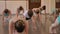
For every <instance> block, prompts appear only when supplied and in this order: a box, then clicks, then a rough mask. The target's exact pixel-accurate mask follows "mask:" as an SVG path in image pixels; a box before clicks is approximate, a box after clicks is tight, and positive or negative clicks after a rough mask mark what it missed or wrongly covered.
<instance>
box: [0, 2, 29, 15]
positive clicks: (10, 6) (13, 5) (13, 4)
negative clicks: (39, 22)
mask: <svg viewBox="0 0 60 34" xmlns="http://www.w3.org/2000/svg"><path fill="white" fill-rule="evenodd" d="M6 3H7V4H6V5H7V9H9V10H10V11H11V12H12V13H16V10H17V8H18V7H19V6H23V8H24V9H25V10H26V9H28V1H6ZM4 9H5V1H0V14H1V12H3V10H4Z"/></svg>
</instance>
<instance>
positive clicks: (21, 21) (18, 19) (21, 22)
mask: <svg viewBox="0 0 60 34" xmlns="http://www.w3.org/2000/svg"><path fill="white" fill-rule="evenodd" d="M23 13H24V12H23V8H22V7H21V6H20V7H19V8H18V11H17V16H15V17H14V18H12V19H11V20H10V23H9V34H20V33H21V34H22V32H23V33H24V34H28V22H27V21H26V20H25V17H24V16H23ZM19 14H20V15H19Z"/></svg>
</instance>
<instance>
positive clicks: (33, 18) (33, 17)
mask: <svg viewBox="0 0 60 34" xmlns="http://www.w3.org/2000/svg"><path fill="white" fill-rule="evenodd" d="M31 19H32V22H33V23H32V24H33V26H34V27H33V28H34V29H36V24H35V22H36V17H35V16H32V18H31Z"/></svg>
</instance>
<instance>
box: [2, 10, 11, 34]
mask: <svg viewBox="0 0 60 34" xmlns="http://www.w3.org/2000/svg"><path fill="white" fill-rule="evenodd" d="M2 19H3V28H4V29H3V31H4V34H8V25H9V20H10V19H11V12H10V11H9V10H8V9H5V10H4V12H3V18H2Z"/></svg>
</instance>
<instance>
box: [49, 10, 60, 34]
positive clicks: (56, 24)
mask: <svg viewBox="0 0 60 34" xmlns="http://www.w3.org/2000/svg"><path fill="white" fill-rule="evenodd" d="M59 13H60V11H59ZM59 24H60V14H59V16H58V17H57V18H56V20H55V22H54V23H53V24H52V25H51V26H50V28H49V32H50V33H51V34H56V33H57V32H56V28H57V26H58V25H59Z"/></svg>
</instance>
